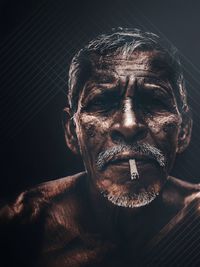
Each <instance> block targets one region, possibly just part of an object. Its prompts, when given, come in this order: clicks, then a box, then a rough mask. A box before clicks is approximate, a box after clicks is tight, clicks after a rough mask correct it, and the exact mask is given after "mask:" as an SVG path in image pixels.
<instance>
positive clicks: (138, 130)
mask: <svg viewBox="0 0 200 267" xmlns="http://www.w3.org/2000/svg"><path fill="white" fill-rule="evenodd" d="M135 87H136V80H133V79H132V81H131V82H130V81H129V82H128V83H127V88H126V91H125V94H124V96H123V102H122V107H121V109H120V110H119V113H118V116H117V117H116V120H115V122H114V124H113V127H112V128H111V137H112V140H113V141H117V142H118V141H119V140H124V141H127V142H131V141H138V140H139V139H142V138H144V137H145V136H146V135H147V128H146V125H145V124H144V123H143V121H141V120H142V118H139V116H140V115H139V114H138V112H137V109H136V107H135V106H134V93H135Z"/></svg>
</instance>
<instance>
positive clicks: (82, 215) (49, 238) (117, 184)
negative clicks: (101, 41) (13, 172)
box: [0, 51, 200, 267]
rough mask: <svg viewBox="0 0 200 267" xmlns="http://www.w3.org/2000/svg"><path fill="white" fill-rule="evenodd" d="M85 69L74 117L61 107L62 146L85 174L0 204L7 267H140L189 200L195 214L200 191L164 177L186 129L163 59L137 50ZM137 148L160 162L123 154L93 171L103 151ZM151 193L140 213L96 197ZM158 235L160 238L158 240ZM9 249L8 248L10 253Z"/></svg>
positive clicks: (180, 217)
mask: <svg viewBox="0 0 200 267" xmlns="http://www.w3.org/2000/svg"><path fill="white" fill-rule="evenodd" d="M93 63H94V64H93V72H92V74H91V76H90V78H89V79H88V81H87V82H86V83H85V84H83V88H82V91H81V93H80V97H79V102H78V109H77V111H76V113H75V114H73V120H72V118H71V115H72V114H71V111H70V110H68V109H66V110H65V111H66V115H67V122H66V137H67V144H68V146H69V147H70V148H71V150H72V151H73V152H76V153H79V152H80V153H81V156H82V158H83V160H84V164H85V168H86V173H85V172H84V173H81V174H77V175H75V176H72V177H67V178H62V179H60V180H56V181H52V182H49V183H45V184H43V185H40V186H38V187H36V188H34V189H32V190H29V191H27V192H24V193H22V194H21V195H20V196H19V197H18V198H17V200H16V201H15V202H14V203H9V204H7V205H3V207H2V209H1V210H0V219H1V225H2V229H3V231H2V233H3V234H2V236H1V238H0V240H3V244H4V246H5V247H6V245H5V244H6V242H7V241H6V242H5V241H4V240H9V238H10V239H11V237H13V236H12V231H13V228H14V230H15V231H16V232H17V233H18V234H17V235H16V236H15V239H16V240H17V242H19V243H20V246H19V248H18V250H17V252H15V253H16V258H13V266H17V265H18V266H27V265H28V266H32V265H34V264H35V265H36V266H42V267H45V266H48V267H65V266H67V267H79V266H91V267H92V266H103V267H107V266H108V267H112V266H115V267H117V266H123V267H124V266H138V265H137V264H138V263H141V260H144V259H146V258H145V257H146V256H145V255H147V251H148V248H149V247H151V248H152V247H153V246H154V245H155V244H157V243H159V242H160V240H161V239H164V238H165V237H166V236H167V235H168V234H169V236H170V233H171V232H173V230H174V229H176V227H179V224H181V223H182V222H183V221H184V220H187V216H188V213H187V211H188V210H190V205H191V204H192V203H193V202H194V201H195V203H196V206H197V207H196V206H195V207H196V208H195V213H194V214H195V216H196V217H198V216H199V190H200V186H199V185H192V184H190V183H186V182H183V181H180V180H178V179H175V178H172V177H169V172H170V170H171V168H172V166H173V163H174V159H175V156H176V153H178V152H180V151H182V150H183V145H184V142H180V136H181V134H182V132H183V129H184V128H183V122H182V115H181V113H180V110H179V109H178V105H177V99H176V97H175V95H176V94H175V90H176V88H175V87H174V83H173V81H172V80H173V75H172V70H170V66H169V65H167V63H166V60H165V58H164V57H163V55H161V54H159V53H158V52H156V51H151V52H149V51H146V52H141V51H140V52H139V51H138V52H134V53H133V54H132V55H130V56H129V57H127V56H125V55H122V54H118V55H117V54H116V55H115V56H110V57H109V56H107V57H101V58H94V62H93ZM135 143H139V144H144V143H145V144H149V145H151V146H152V147H154V148H156V149H158V150H159V151H161V153H162V154H163V155H164V158H165V166H164V167H163V166H159V164H157V163H155V162H154V161H149V162H147V161H146V160H145V159H144V158H139V157H138V155H134V153H133V152H131V151H126V152H125V155H124V154H123V153H121V154H123V155H122V156H126V159H125V160H124V161H123V162H122V161H119V162H114V163H110V164H108V165H107V166H106V167H105V168H104V169H98V167H97V164H96V161H97V158H98V156H99V154H100V153H101V152H103V151H105V150H107V149H109V148H113V147H115V146H117V145H119V144H126V145H133V144H135ZM127 157H130V158H134V159H135V160H136V164H137V168H138V172H139V179H138V180H137V181H136V182H135V181H134V182H133V181H131V178H130V169H129V165H128V158H127ZM152 190H154V192H156V195H158V196H157V197H156V198H155V199H154V200H153V198H152V199H149V200H148V201H147V200H144V201H143V202H142V203H143V205H141V206H140V207H138V206H137V204H138V203H136V200H131V201H132V202H131V204H133V207H132V208H129V204H130V203H129V199H126V201H125V203H124V205H125V206H126V207H120V206H118V205H115V204H113V203H112V201H110V200H109V199H107V198H106V197H104V196H103V195H102V194H101V192H102V191H103V192H105V191H106V192H107V194H111V195H112V196H117V197H121V196H122V197H123V196H124V195H126V196H127V195H128V196H129V197H130V198H131V197H133V196H137V195H139V194H142V193H144V192H146V193H151V192H152ZM134 205H135V206H134ZM175 215H176V217H174V216H175ZM169 222H170V223H169ZM167 223H169V224H168V225H167V227H165V228H164V229H163V227H164V226H165V225H166V224H167ZM161 229H163V230H162V236H159V235H158V236H157V233H158V232H159V231H160V230H161ZM7 232H8V233H9V234H7V235H9V238H7V236H4V233H7ZM35 233H37V234H35ZM21 238H22V240H21V242H20V241H19V240H20V239H21ZM152 238H153V242H150V241H152ZM16 240H15V242H16ZM10 244H11V245H10ZM12 244H13V243H12V241H11V242H9V241H8V242H7V246H8V248H9V249H8V251H9V252H10V251H11V252H13V251H12V250H11V249H10V246H11V247H12ZM149 244H151V245H149ZM24 251H25V252H24ZM175 251H178V250H177V249H176V250H175ZM179 252H180V251H178V253H179ZM179 254H180V255H181V253H179ZM156 257H157V256H156ZM16 259H17V260H18V261H17V260H16ZM10 260H11V262H12V258H11V259H10ZM27 262H28V264H27ZM143 266H164V265H162V262H160V264H158V265H150V264H149V265H148V264H146V265H145V264H144V265H143Z"/></svg>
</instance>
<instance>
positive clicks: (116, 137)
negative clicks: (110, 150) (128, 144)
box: [111, 130, 124, 143]
mask: <svg viewBox="0 0 200 267" xmlns="http://www.w3.org/2000/svg"><path fill="white" fill-rule="evenodd" d="M111 139H112V141H113V142H114V143H123V142H124V137H123V134H121V133H120V132H118V131H116V130H114V131H112V132H111Z"/></svg>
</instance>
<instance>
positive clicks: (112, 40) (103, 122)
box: [65, 29, 192, 208]
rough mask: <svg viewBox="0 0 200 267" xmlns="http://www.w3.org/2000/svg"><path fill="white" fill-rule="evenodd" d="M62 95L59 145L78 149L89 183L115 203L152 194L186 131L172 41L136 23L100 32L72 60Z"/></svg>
mask: <svg viewBox="0 0 200 267" xmlns="http://www.w3.org/2000/svg"><path fill="white" fill-rule="evenodd" d="M68 102H69V106H68V107H67V108H66V109H65V133H66V141H67V145H68V147H69V148H70V149H71V150H72V152H74V153H76V154H80V155H81V157H82V159H83V162H84V165H85V169H86V171H87V174H88V177H89V183H90V185H91V187H92V188H93V189H94V190H96V192H98V193H101V194H102V195H103V197H105V198H106V199H107V200H108V202H110V203H112V204H113V205H117V206H123V207H129V208H134V207H141V206H144V205H147V204H148V203H150V202H151V201H152V200H154V199H155V198H156V196H157V195H158V194H159V193H160V191H161V190H162V188H163V186H164V184H165V182H166V180H167V177H168V175H169V173H170V171H171V169H172V167H173V164H174V160H175V157H176V154H177V153H181V152H183V151H184V150H185V149H186V147H187V146H188V144H189V142H190V137H191V126H192V120H191V117H190V111H189V107H188V104H187V97H186V89H185V84H184V79H183V74H182V70H181V64H180V61H179V58H178V56H177V51H176V50H175V48H174V47H168V46H166V44H164V43H163V41H162V40H161V39H160V38H159V37H158V36H157V35H155V34H153V33H149V32H142V31H140V30H138V29H117V30H115V31H113V32H111V33H108V34H103V35H100V36H99V37H97V38H96V39H94V40H92V41H90V42H89V43H88V44H87V45H86V46H85V47H84V48H83V49H81V50H80V51H79V52H78V53H77V54H76V55H75V56H74V58H73V60H72V63H71V66H70V71H69V92H68ZM131 162H132V165H131ZM131 168H132V169H133V168H134V170H136V172H137V174H138V175H137V178H136V179H132V176H131Z"/></svg>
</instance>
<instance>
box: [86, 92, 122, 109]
mask: <svg viewBox="0 0 200 267" xmlns="http://www.w3.org/2000/svg"><path fill="white" fill-rule="evenodd" d="M117 105H118V99H117V97H116V96H99V97H95V98H93V99H92V100H90V101H89V102H88V103H87V105H86V107H85V110H86V111H87V112H109V111H111V110H113V109H114V108H115V107H116V106H117Z"/></svg>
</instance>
